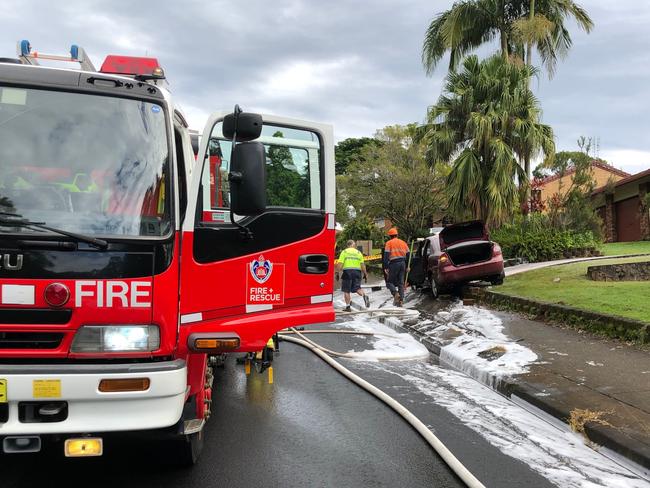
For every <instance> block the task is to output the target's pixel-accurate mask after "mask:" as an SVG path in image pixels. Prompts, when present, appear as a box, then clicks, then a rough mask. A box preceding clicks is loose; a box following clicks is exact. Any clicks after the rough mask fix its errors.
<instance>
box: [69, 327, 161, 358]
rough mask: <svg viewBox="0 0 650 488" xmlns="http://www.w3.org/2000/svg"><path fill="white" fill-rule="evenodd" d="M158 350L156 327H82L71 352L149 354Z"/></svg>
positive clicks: (158, 333) (157, 330) (158, 339)
mask: <svg viewBox="0 0 650 488" xmlns="http://www.w3.org/2000/svg"><path fill="white" fill-rule="evenodd" d="M158 348H160V330H159V329H158V326H157V325H84V326H82V327H80V328H79V330H78V331H77V333H76V334H75V336H74V340H73V341H72V347H71V348H70V351H71V352H78V353H93V352H151V351H155V350H156V349H158Z"/></svg>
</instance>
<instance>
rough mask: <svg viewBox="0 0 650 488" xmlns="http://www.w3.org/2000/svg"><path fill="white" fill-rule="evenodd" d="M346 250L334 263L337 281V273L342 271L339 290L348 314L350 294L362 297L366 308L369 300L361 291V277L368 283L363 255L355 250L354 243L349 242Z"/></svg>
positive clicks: (368, 305)
mask: <svg viewBox="0 0 650 488" xmlns="http://www.w3.org/2000/svg"><path fill="white" fill-rule="evenodd" d="M346 246H347V247H346V248H345V249H343V251H341V254H340V255H339V259H338V260H337V262H336V279H337V280H338V279H339V272H340V271H341V269H343V276H342V280H341V290H342V291H343V296H344V297H345V311H346V312H350V311H351V308H350V302H351V301H352V297H351V293H356V294H358V295H359V296H361V297H363V303H364V304H365V305H366V308H369V307H370V299H369V298H368V297H367V296H366V294H365V293H364V292H363V290H362V289H361V276H362V274H363V278H364V280H366V282H367V281H368V273H367V271H366V264H365V263H364V262H363V254H361V252H359V250H358V249H357V248H356V243H355V242H354V241H352V240H349V241H348V242H347V243H346Z"/></svg>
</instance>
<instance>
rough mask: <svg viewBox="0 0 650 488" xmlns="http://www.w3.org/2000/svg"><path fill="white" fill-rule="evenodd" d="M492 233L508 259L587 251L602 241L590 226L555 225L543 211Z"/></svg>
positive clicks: (556, 256) (542, 258) (537, 258)
mask: <svg viewBox="0 0 650 488" xmlns="http://www.w3.org/2000/svg"><path fill="white" fill-rule="evenodd" d="M491 237H492V240H494V241H496V242H498V243H499V245H500V246H501V249H502V250H503V256H504V257H505V258H506V259H508V258H523V259H526V260H527V261H529V262H537V261H551V260H554V259H562V258H567V257H571V256H574V255H586V254H588V253H590V252H591V251H593V250H594V249H595V248H597V247H599V246H600V244H601V243H600V240H599V238H598V237H597V236H596V235H594V233H593V232H592V231H590V230H582V231H575V230H562V229H557V228H554V227H552V226H551V223H550V221H549V218H548V217H547V216H546V215H544V214H531V215H529V218H528V219H524V218H522V217H518V218H517V219H515V221H514V222H513V223H511V224H505V225H502V226H501V227H500V228H499V229H497V230H495V231H493V232H492V236H491Z"/></svg>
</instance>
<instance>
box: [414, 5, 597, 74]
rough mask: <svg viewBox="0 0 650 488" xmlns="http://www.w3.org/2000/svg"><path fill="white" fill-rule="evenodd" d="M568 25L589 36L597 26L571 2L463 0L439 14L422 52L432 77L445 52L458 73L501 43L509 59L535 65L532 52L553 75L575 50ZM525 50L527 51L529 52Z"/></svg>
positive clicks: (430, 26) (425, 65)
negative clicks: (471, 56)
mask: <svg viewBox="0 0 650 488" xmlns="http://www.w3.org/2000/svg"><path fill="white" fill-rule="evenodd" d="M569 20H573V21H575V23H576V24H577V25H578V27H580V28H581V29H583V30H585V31H586V32H589V31H591V29H592V28H593V22H592V20H591V18H590V17H589V15H588V14H587V12H586V11H585V10H584V9H583V8H582V7H580V6H579V5H577V4H576V3H575V2H573V1H572V0H462V1H457V2H455V3H454V4H453V5H452V7H451V8H450V9H449V10H447V11H444V12H442V13H440V14H438V15H437V16H436V17H435V18H434V19H433V20H432V21H431V23H430V24H429V27H428V28H427V31H426V33H425V37H424V43H423V46H422V63H423V65H424V68H425V70H426V72H427V74H432V73H433V71H434V69H435V68H436V66H437V65H438V62H439V61H440V59H442V57H443V56H444V54H445V53H446V52H449V53H450V60H449V69H450V70H455V69H456V67H457V66H458V65H459V64H460V62H461V60H462V58H463V57H464V56H465V55H466V54H468V53H470V52H471V51H473V50H474V49H476V48H478V47H479V46H482V45H483V44H486V43H489V42H492V41H494V40H496V39H498V40H499V44H500V52H501V55H502V56H503V58H504V59H513V60H515V61H518V62H523V61H526V63H527V64H528V65H529V66H530V65H532V49H533V47H536V48H537V53H538V55H539V56H540V58H541V61H542V64H543V65H544V66H545V67H546V69H547V71H548V73H549V75H552V74H553V73H554V71H555V67H556V63H557V59H558V57H563V56H565V55H566V54H567V53H568V51H569V49H570V48H571V45H572V40H571V35H570V33H569V30H568V29H567V26H566V24H567V22H568V21H569ZM524 46H525V49H524Z"/></svg>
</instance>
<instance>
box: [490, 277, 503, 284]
mask: <svg viewBox="0 0 650 488" xmlns="http://www.w3.org/2000/svg"><path fill="white" fill-rule="evenodd" d="M490 283H492V284H493V285H495V286H496V285H503V275H499V276H494V277H493V278H492V279H491V280H490Z"/></svg>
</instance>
